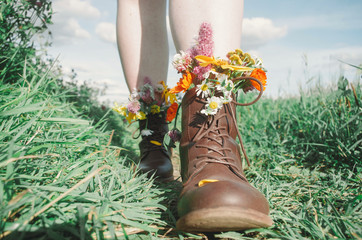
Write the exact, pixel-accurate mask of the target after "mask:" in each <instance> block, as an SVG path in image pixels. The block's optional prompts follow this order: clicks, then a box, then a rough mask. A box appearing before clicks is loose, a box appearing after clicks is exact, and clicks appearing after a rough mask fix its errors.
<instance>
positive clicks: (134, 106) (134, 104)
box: [127, 100, 141, 114]
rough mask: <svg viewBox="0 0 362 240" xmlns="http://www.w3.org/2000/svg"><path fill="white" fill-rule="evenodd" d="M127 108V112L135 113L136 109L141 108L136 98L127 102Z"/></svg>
mask: <svg viewBox="0 0 362 240" xmlns="http://www.w3.org/2000/svg"><path fill="white" fill-rule="evenodd" d="M127 109H128V111H129V112H131V113H134V114H137V113H138V111H139V110H140V109H141V104H140V102H139V101H137V100H133V101H131V102H129V103H128V104H127Z"/></svg>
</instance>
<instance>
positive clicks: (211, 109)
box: [201, 96, 223, 115]
mask: <svg viewBox="0 0 362 240" xmlns="http://www.w3.org/2000/svg"><path fill="white" fill-rule="evenodd" d="M222 105H223V101H222V98H220V97H215V96H213V97H211V98H208V99H207V104H206V105H205V109H202V110H201V113H202V114H205V115H215V114H216V113H217V111H218V110H219V109H221V108H222Z"/></svg>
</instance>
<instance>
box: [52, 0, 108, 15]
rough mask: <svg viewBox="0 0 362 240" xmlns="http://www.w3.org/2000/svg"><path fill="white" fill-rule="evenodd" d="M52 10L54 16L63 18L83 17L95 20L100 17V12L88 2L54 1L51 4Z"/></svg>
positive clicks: (73, 0)
mask: <svg viewBox="0 0 362 240" xmlns="http://www.w3.org/2000/svg"><path fill="white" fill-rule="evenodd" d="M53 9H54V12H55V13H56V14H61V15H62V16H63V17H69V16H71V17H83V18H90V19H96V18H99V17H100V16H101V12H100V11H99V10H98V9H97V8H96V7H94V6H92V5H91V3H90V2H89V1H82V0H56V1H54V3H53Z"/></svg>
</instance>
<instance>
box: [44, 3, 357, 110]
mask: <svg viewBox="0 0 362 240" xmlns="http://www.w3.org/2000/svg"><path fill="white" fill-rule="evenodd" d="M116 3H117V1H116V0H103V1H97V0H54V1H53V6H54V11H55V15H54V19H53V22H54V25H53V26H52V28H51V29H52V31H53V36H54V38H53V46H52V47H51V48H50V49H49V53H50V54H51V55H52V56H53V57H58V56H59V61H60V63H61V65H62V66H63V71H64V73H65V74H69V73H70V72H71V69H74V70H75V71H76V73H77V74H78V79H79V80H80V81H89V82H91V84H92V85H94V86H101V85H103V84H106V85H107V86H108V89H107V91H106V95H105V96H103V97H102V100H104V101H109V102H111V103H113V102H114V101H125V100H126V98H127V96H128V91H127V87H126V84H125V83H124V76H123V72H122V68H121V63H120V60H119V56H118V51H117V45H116V43H115V19H116V5H117V4H116ZM244 4H245V6H244V22H243V35H242V43H241V48H242V49H243V50H244V51H247V52H250V53H252V54H255V55H257V56H260V57H261V58H262V59H263V60H264V65H265V67H266V68H267V69H268V85H267V90H266V93H265V94H266V95H267V96H271V97H278V96H289V95H296V94H298V92H299V88H301V87H302V88H307V87H309V86H311V85H313V84H314V83H316V82H317V80H319V81H321V82H323V83H325V84H332V83H334V82H335V81H336V80H337V78H338V77H339V76H340V74H344V75H346V76H347V77H348V78H349V79H350V80H356V79H360V75H361V73H360V72H358V71H356V69H354V68H351V67H349V66H347V65H345V64H342V63H340V62H339V60H342V61H346V62H349V63H351V64H354V65H360V64H362V14H361V12H362V1H361V0H345V1H342V0H315V1H312V0H305V1H291V0H275V1H270V0H258V1H251V0H245V3H244ZM169 39H170V40H171V37H170V36H169ZM175 53H176V52H175V49H174V46H173V44H172V43H170V60H171V59H172V56H173V55H174V54H175ZM178 78H179V76H178V75H177V74H176V71H175V70H174V69H173V68H172V67H171V66H170V67H169V75H168V81H169V85H170V86H173V85H174V84H175V83H176V82H177V81H178ZM307 82H309V83H308V84H307Z"/></svg>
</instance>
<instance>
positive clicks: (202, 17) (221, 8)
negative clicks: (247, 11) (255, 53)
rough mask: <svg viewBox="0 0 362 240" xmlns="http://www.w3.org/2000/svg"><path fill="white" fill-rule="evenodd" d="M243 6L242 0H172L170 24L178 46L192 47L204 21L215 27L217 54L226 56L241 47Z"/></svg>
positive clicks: (222, 56) (217, 55) (177, 47)
mask: <svg viewBox="0 0 362 240" xmlns="http://www.w3.org/2000/svg"><path fill="white" fill-rule="evenodd" d="M243 7H244V1H243V0H207V1H205V0H171V1H170V9H169V14H170V25H171V31H172V36H173V39H174V42H175V46H176V49H177V50H178V51H179V50H187V49H189V48H190V47H192V46H193V45H194V44H195V38H196V37H197V34H198V31H199V28H200V25H201V23H203V22H207V23H210V24H211V26H212V30H213V32H214V34H213V37H214V43H215V49H214V56H215V57H221V58H224V57H225V55H226V54H227V53H228V52H229V51H232V50H235V49H236V48H240V43H241V27H242V19H243Z"/></svg>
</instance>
